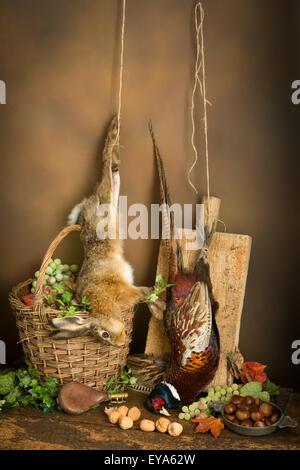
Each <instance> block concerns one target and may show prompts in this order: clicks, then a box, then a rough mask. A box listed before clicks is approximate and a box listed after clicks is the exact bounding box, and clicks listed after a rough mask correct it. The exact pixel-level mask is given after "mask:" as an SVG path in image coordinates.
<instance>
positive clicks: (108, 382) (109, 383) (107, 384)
mask: <svg viewBox="0 0 300 470" xmlns="http://www.w3.org/2000/svg"><path fill="white" fill-rule="evenodd" d="M115 380H116V378H115V377H114V376H112V377H111V378H110V379H109V380H108V381H107V382H106V384H105V387H106V388H109V387H110V386H111V384H112V383H113V382H114V381H115Z"/></svg>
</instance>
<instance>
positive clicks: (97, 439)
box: [0, 391, 300, 451]
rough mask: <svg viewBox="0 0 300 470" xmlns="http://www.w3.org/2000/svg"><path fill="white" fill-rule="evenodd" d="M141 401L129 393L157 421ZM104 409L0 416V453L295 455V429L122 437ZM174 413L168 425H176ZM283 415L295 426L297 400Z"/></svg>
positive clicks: (299, 432) (135, 431)
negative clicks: (268, 451) (282, 452)
mask: <svg viewBox="0 0 300 470" xmlns="http://www.w3.org/2000/svg"><path fill="white" fill-rule="evenodd" d="M144 400H145V395H144V394H142V393H138V392H135V391H130V392H129V397H128V402H127V406H133V405H136V406H138V407H140V409H141V410H142V418H149V419H156V416H155V415H153V414H151V413H150V412H149V411H147V410H146V409H145V407H144V406H143V403H144ZM103 410H104V404H101V406H100V407H99V408H97V409H95V410H91V411H89V412H87V413H85V414H83V415H81V416H70V415H67V414H65V413H63V412H56V413H54V414H49V415H45V414H43V413H42V412H41V411H39V410H35V409H33V408H27V409H24V408H12V409H10V410H7V411H4V412H2V413H1V414H0V450H4V449H5V450H8V449H18V450H29V449H32V450H54V449H55V450H85V449H94V450H100V449H101V450H128V451H130V450H159V451H162V450H175V449H177V450H197V449H209V450H221V449H232V450H237V449H244V450H246V449H271V450H285V449H290V450H296V449H298V450H299V449H300V429H299V426H298V428H296V429H282V430H278V431H276V432H275V433H274V434H271V435H270V436H263V437H258V438H250V437H247V436H240V435H238V434H234V433H232V432H231V431H229V430H227V429H224V431H223V432H222V434H221V436H220V437H219V438H218V439H215V438H213V437H212V436H211V435H210V434H209V433H207V434H195V433H194V424H193V423H189V422H184V424H183V427H184V431H183V434H182V435H181V436H179V437H171V436H169V435H166V434H161V433H159V432H157V431H155V432H149V433H145V432H143V431H141V430H140V429H139V424H138V423H139V422H137V423H135V424H134V428H132V429H130V430H127V431H124V430H121V429H120V428H119V427H118V425H114V424H110V423H109V422H108V419H107V416H106V415H105V414H104V412H103ZM177 413H178V410H177V411H176V410H175V411H173V412H172V418H171V419H172V420H174V421H178V418H177ZM286 413H287V414H289V415H290V416H292V417H293V418H295V419H296V420H297V421H298V423H299V422H300V394H299V393H297V394H292V395H291V396H290V400H289V404H288V408H287V410H286Z"/></svg>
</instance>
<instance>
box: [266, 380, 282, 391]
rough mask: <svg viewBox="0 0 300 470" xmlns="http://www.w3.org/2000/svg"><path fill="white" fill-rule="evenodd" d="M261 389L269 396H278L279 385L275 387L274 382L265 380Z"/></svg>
mask: <svg viewBox="0 0 300 470" xmlns="http://www.w3.org/2000/svg"><path fill="white" fill-rule="evenodd" d="M263 389H264V390H265V391H267V392H269V394H270V395H279V393H280V387H279V385H276V384H275V383H274V382H271V380H270V379H267V380H266V381H265V382H264V383H263Z"/></svg>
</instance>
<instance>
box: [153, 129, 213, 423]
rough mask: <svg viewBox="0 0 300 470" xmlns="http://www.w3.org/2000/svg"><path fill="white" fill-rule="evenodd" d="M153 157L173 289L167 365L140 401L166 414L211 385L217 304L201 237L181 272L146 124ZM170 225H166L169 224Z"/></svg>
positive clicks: (169, 297) (168, 314)
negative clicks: (193, 260) (166, 228)
mask: <svg viewBox="0 0 300 470" xmlns="http://www.w3.org/2000/svg"><path fill="white" fill-rule="evenodd" d="M150 133H151V136H152V140H153V145H154V153H155V157H156V163H157V168H158V173H159V180H160V199H161V200H160V203H161V204H164V206H163V207H165V211H164V214H163V218H164V223H165V224H169V225H170V227H169V233H170V239H169V240H167V241H166V242H167V246H168V254H169V279H168V283H170V284H175V286H173V287H171V288H169V289H168V291H167V308H166V310H165V312H164V317H163V318H164V325H165V328H166V332H167V334H168V337H169V340H170V344H171V350H172V353H171V359H170V364H169V366H168V368H167V370H166V372H165V377H164V381H162V382H160V383H159V384H157V385H156V386H155V387H154V389H153V390H152V392H151V393H150V395H149V396H148V398H147V401H146V407H147V408H148V409H149V410H150V411H152V412H154V413H161V414H167V412H166V410H167V409H168V408H176V407H178V406H179V404H180V403H185V404H188V403H191V402H193V401H195V400H196V399H197V398H198V396H199V394H200V393H201V391H203V390H205V389H206V388H207V386H208V385H209V383H210V382H211V381H212V379H213V377H214V375H215V373H216V370H217V366H218V360H219V347H220V345H219V333H218V329H217V325H216V321H215V314H216V311H217V308H218V304H217V302H216V301H215V299H214V297H213V293H212V284H211V280H210V274H209V265H208V262H207V260H206V253H207V244H208V240H209V239H210V238H211V234H209V236H208V234H207V236H206V243H205V244H204V248H203V249H202V250H201V251H200V255H199V258H198V260H197V262H196V265H195V268H194V269H193V271H191V272H188V271H187V270H185V269H184V266H183V261H182V252H181V248H180V245H179V243H178V240H177V239H175V237H174V232H175V227H174V219H173V213H170V212H169V211H168V208H169V207H170V205H171V203H170V198H169V194H168V189H167V185H166V177H165V173H164V167H163V162H162V159H161V157H160V154H159V150H158V147H157V145H156V142H155V138H154V133H153V130H152V127H151V125H150ZM169 221H170V222H169Z"/></svg>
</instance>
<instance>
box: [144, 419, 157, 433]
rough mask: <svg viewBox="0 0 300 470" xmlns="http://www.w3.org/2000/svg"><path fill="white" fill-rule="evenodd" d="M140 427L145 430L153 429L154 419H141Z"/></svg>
mask: <svg viewBox="0 0 300 470" xmlns="http://www.w3.org/2000/svg"><path fill="white" fill-rule="evenodd" d="M140 429H141V430H142V431H146V432H150V431H154V429H155V424H154V421H151V420H150V419H142V421H141V422H140Z"/></svg>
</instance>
